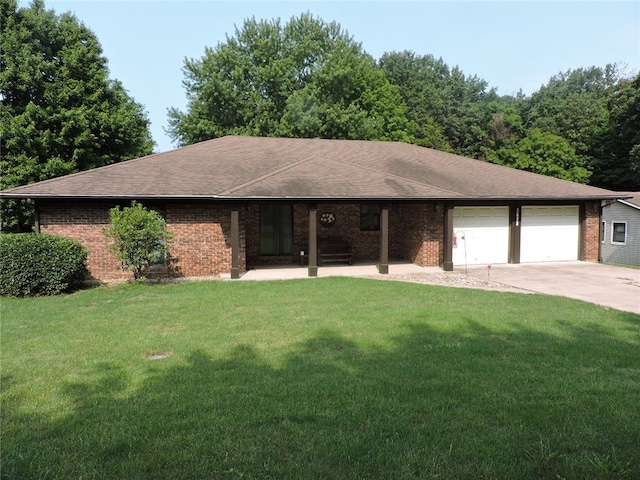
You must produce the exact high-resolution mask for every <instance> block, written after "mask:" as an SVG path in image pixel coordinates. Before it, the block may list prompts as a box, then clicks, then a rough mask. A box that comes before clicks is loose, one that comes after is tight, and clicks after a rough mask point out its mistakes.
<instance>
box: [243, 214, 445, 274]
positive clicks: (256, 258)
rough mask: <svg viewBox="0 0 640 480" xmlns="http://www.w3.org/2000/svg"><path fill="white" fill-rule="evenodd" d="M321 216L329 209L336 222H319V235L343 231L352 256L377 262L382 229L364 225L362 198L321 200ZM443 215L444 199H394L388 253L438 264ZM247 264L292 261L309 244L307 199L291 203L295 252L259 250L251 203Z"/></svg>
mask: <svg viewBox="0 0 640 480" xmlns="http://www.w3.org/2000/svg"><path fill="white" fill-rule="evenodd" d="M317 209H318V218H320V215H321V214H322V213H323V212H331V213H333V214H334V215H335V217H336V222H335V223H334V224H333V225H331V226H324V225H322V224H320V223H319V222H318V224H317V232H318V239H325V238H331V237H339V238H341V239H343V240H345V241H346V242H347V243H348V244H349V245H351V248H352V253H353V260H354V262H375V261H378V260H379V259H380V232H379V231H361V230H360V203H318V204H317ZM443 215H444V206H443V204H441V203H438V204H435V203H428V204H411V203H406V204H402V203H396V204H391V205H390V206H389V259H390V260H392V261H393V260H404V261H410V262H413V263H416V264H418V265H422V266H439V265H441V264H442V258H443V257H442V254H443V245H442V239H443V235H444V234H443ZM246 219H247V220H246V238H247V264H248V265H249V267H254V266H259V265H283V264H293V263H298V261H299V252H300V251H301V250H305V251H306V250H308V248H309V205H308V204H306V203H304V204H302V203H296V204H294V205H293V254H292V255H286V256H263V255H260V206H259V205H251V206H249V207H247V213H246Z"/></svg>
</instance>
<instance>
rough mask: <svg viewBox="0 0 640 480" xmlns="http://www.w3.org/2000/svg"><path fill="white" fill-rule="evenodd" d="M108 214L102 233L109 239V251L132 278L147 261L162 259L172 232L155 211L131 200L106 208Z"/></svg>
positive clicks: (140, 270)
mask: <svg viewBox="0 0 640 480" xmlns="http://www.w3.org/2000/svg"><path fill="white" fill-rule="evenodd" d="M109 218H110V224H109V227H108V228H107V229H105V235H107V236H108V237H109V238H111V239H113V244H112V245H111V246H110V248H111V251H113V253H114V254H115V256H116V258H117V259H118V260H120V261H121V262H122V268H123V269H124V270H131V271H132V272H133V276H134V278H135V279H136V280H138V279H141V278H143V277H144V272H145V270H146V269H147V268H148V267H149V266H150V265H156V264H159V263H164V261H165V258H166V244H167V241H168V240H170V239H171V237H172V235H171V232H168V231H167V226H166V222H165V220H164V218H162V216H161V215H160V214H159V213H158V212H156V211H155V210H149V209H147V208H145V207H144V206H143V205H142V204H140V203H137V202H135V201H134V202H132V203H131V206H130V207H124V208H120V206H117V207H114V208H112V209H111V210H109Z"/></svg>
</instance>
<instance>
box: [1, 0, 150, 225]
mask: <svg viewBox="0 0 640 480" xmlns="http://www.w3.org/2000/svg"><path fill="white" fill-rule="evenodd" d="M0 23H1V29H2V30H1V31H2V45H1V49H2V50H1V60H0V102H1V103H0V120H1V122H0V148H1V150H2V159H1V161H0V167H1V169H2V179H1V180H0V187H1V188H2V189H6V188H11V187H16V186H19V185H24V184H27V183H33V182H36V181H40V180H46V179H49V178H53V177H57V176H60V175H66V174H69V173H75V172H78V171H82V170H88V169H90V168H95V167H100V166H103V165H108V164H111V163H115V162H120V161H122V160H127V159H130V158H135V157H139V156H142V155H146V154H149V153H151V152H152V150H153V141H152V139H151V134H150V132H149V121H148V119H147V116H146V113H145V112H144V110H143V107H142V106H141V105H140V104H138V103H136V102H135V101H134V100H133V99H132V98H131V97H130V96H129V95H128V93H127V91H126V90H125V89H124V87H123V86H122V84H121V83H120V82H118V81H115V80H110V79H109V71H108V68H107V60H106V59H105V58H104V57H103V55H102V49H101V47H100V43H99V42H98V39H97V38H96V36H95V35H94V34H93V33H92V32H91V31H90V30H89V29H88V28H86V27H85V26H84V25H83V24H82V23H81V22H79V21H78V20H77V19H76V18H75V17H74V16H73V15H71V14H69V13H65V14H62V15H57V14H56V13H55V12H54V11H53V10H46V9H45V6H44V2H43V0H34V1H33V3H31V5H30V6H29V7H26V8H18V6H17V2H16V0H0ZM0 213H1V214H2V222H3V229H10V230H28V229H29V227H30V224H31V216H30V215H29V212H28V210H27V209H25V208H24V206H22V205H21V204H18V203H16V202H6V201H4V202H3V203H2V209H1V212H0Z"/></svg>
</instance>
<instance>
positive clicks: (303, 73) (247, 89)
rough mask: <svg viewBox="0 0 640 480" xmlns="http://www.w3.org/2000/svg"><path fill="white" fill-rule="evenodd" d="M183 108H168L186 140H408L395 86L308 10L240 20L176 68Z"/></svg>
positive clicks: (178, 137) (174, 130)
mask: <svg viewBox="0 0 640 480" xmlns="http://www.w3.org/2000/svg"><path fill="white" fill-rule="evenodd" d="M183 72H184V74H185V80H184V81H183V85H184V87H185V89H186V91H187V98H188V106H187V111H186V112H182V111H180V110H178V109H176V108H172V109H170V111H169V129H168V132H169V134H170V135H171V137H172V138H173V139H174V140H175V141H177V142H178V143H179V144H180V145H187V144H191V143H195V142H199V141H203V140H207V139H210V138H216V137H220V136H223V135H229V134H236V135H237V134H240V135H256V136H285V137H293V136H296V137H322V138H352V139H379V140H408V139H409V136H408V135H407V133H406V130H407V128H406V127H407V120H406V112H405V106H404V104H403V102H402V99H401V97H400V95H399V93H398V91H397V89H396V88H395V87H393V86H392V85H391V84H390V83H389V82H388V80H387V79H386V77H385V76H384V74H383V73H382V72H380V71H379V70H378V69H377V68H376V64H375V61H374V60H373V59H372V58H371V57H370V56H369V55H367V54H366V53H365V52H363V50H362V48H361V46H360V44H359V43H356V42H355V41H354V40H353V39H352V38H351V37H350V36H349V35H348V34H347V33H345V32H344V31H343V30H342V29H341V27H340V26H339V25H338V24H336V23H335V22H332V23H328V24H327V23H325V22H324V21H322V20H320V19H317V18H314V17H313V16H312V15H310V14H303V15H301V16H299V17H294V18H291V20H290V21H289V22H288V23H286V24H285V25H281V23H280V21H279V20H276V21H272V22H267V21H264V20H263V21H259V22H258V21H256V20H255V19H250V20H246V21H245V22H244V25H243V27H242V29H237V28H236V32H235V36H232V37H228V38H227V41H226V42H225V43H219V44H218V45H217V46H216V47H215V48H206V49H205V54H204V56H203V57H202V58H201V59H198V60H194V59H190V60H186V61H185V65H184V68H183Z"/></svg>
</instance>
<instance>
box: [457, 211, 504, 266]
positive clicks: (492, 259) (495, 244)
mask: <svg viewBox="0 0 640 480" xmlns="http://www.w3.org/2000/svg"><path fill="white" fill-rule="evenodd" d="M453 234H454V236H455V237H456V245H454V246H453V264H454V265H465V263H466V264H467V265H478V264H491V263H507V262H508V260H509V207H455V208H454V210H453Z"/></svg>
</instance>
